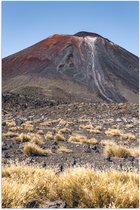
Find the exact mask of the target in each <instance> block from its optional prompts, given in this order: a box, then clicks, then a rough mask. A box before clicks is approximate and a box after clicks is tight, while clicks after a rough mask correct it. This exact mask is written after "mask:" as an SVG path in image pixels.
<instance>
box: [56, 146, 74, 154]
mask: <svg viewBox="0 0 140 210" xmlns="http://www.w3.org/2000/svg"><path fill="white" fill-rule="evenodd" d="M58 152H60V153H71V152H72V150H71V149H68V148H67V147H65V146H63V145H61V146H60V147H59V148H58Z"/></svg>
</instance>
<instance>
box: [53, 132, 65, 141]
mask: <svg viewBox="0 0 140 210" xmlns="http://www.w3.org/2000/svg"><path fill="white" fill-rule="evenodd" d="M54 140H55V141H65V137H64V136H63V135H62V134H59V133H58V134H56V136H55V137H54Z"/></svg>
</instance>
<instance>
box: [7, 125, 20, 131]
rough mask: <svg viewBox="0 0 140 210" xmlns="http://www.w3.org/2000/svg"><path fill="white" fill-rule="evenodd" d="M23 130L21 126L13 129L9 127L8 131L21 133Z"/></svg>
mask: <svg viewBox="0 0 140 210" xmlns="http://www.w3.org/2000/svg"><path fill="white" fill-rule="evenodd" d="M21 130H23V128H22V126H21V127H20V126H15V127H10V128H9V131H21Z"/></svg>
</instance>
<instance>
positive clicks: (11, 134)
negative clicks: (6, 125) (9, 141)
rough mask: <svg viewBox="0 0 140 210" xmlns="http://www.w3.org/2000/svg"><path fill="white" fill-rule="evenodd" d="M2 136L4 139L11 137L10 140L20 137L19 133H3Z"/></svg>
mask: <svg viewBox="0 0 140 210" xmlns="http://www.w3.org/2000/svg"><path fill="white" fill-rule="evenodd" d="M2 136H3V137H10V138H12V137H16V136H18V133H14V132H12V131H8V132H7V133H2Z"/></svg>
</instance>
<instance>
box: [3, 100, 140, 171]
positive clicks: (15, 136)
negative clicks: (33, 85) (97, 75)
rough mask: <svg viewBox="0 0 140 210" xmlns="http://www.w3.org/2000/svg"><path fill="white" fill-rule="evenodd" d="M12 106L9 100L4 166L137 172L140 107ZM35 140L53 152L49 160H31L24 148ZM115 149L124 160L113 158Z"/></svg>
mask: <svg viewBox="0 0 140 210" xmlns="http://www.w3.org/2000/svg"><path fill="white" fill-rule="evenodd" d="M19 101H20V100H19ZM40 103H43V102H41V101H40ZM11 104H12V103H9V100H8V101H3V114H2V129H3V143H2V160H3V163H4V164H5V163H6V164H7V163H8V162H9V161H10V160H13V161H15V160H18V161H25V162H27V163H28V164H32V163H36V164H40V165H41V166H43V167H46V166H48V165H49V166H56V167H58V168H60V169H61V170H63V169H64V168H66V167H68V166H83V165H85V164H90V165H92V166H93V167H94V168H97V169H101V170H105V169H109V168H116V169H119V170H134V169H136V170H138V154H137V153H136V154H133V153H134V152H133V151H136V150H137V149H138V138H139V136H138V133H139V130H138V105H135V104H127V103H125V104H106V103H86V102H83V103H72V104H57V102H52V101H51V102H48V104H47V103H44V107H43V104H42V107H40V108H39V107H38V108H37V107H36V103H35V107H34V106H33V105H34V103H31V104H32V107H31V106H30V103H28V105H26V106H22V105H21V104H20V102H18V103H17V104H15V106H13V105H12V106H11ZM23 104H24V105H25V103H23ZM24 135H25V139H24ZM26 136H27V139H26ZM33 138H34V139H35V138H40V139H41V140H42V143H40V144H39V143H37V142H34V143H37V144H38V145H39V147H40V148H41V149H43V150H47V149H48V150H49V151H50V152H49V154H46V155H45V154H43V153H42V154H32V152H31V153H30V154H26V152H25V146H28V144H29V143H31V142H32V139H33ZM111 143H112V144H113V145H115V146H116V148H117V149H119V148H118V147H119V146H120V147H121V149H122V151H121V149H119V150H120V154H117V153H113V152H112V153H109V151H108V150H109V149H110V150H111ZM109 145H110V147H109ZM29 146H30V145H29ZM117 146H118V147H117ZM112 147H113V146H112ZM123 148H125V149H126V150H127V149H128V151H127V152H125V151H123ZM61 150H62V151H61ZM130 150H131V151H132V152H131V151H130ZM121 153H122V154H121Z"/></svg>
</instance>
